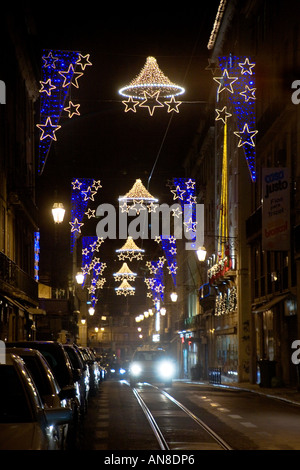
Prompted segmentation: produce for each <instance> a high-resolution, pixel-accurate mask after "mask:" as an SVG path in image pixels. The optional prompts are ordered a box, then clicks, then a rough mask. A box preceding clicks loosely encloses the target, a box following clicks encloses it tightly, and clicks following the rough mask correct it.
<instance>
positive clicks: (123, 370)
mask: <svg viewBox="0 0 300 470" xmlns="http://www.w3.org/2000/svg"><path fill="white" fill-rule="evenodd" d="M119 372H120V374H121V375H123V374H125V372H126V370H125V369H123V368H122V367H121V369H120V370H119Z"/></svg>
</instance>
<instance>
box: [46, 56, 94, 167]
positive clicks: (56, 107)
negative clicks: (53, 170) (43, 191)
mask: <svg viewBox="0 0 300 470" xmlns="http://www.w3.org/2000/svg"><path fill="white" fill-rule="evenodd" d="M80 57H81V54H80V53H79V52H77V51H60V50H44V51H43V53H42V64H41V81H40V83H41V89H40V122H39V123H38V124H37V127H38V128H39V129H40V130H43V126H45V124H46V123H48V124H49V125H50V123H51V125H50V128H48V131H49V130H51V126H52V129H53V131H54V129H55V130H58V129H59V127H58V126H59V121H60V119H61V116H62V112H63V110H67V111H69V117H72V116H73V115H74V114H79V113H78V107H79V106H78V107H76V106H77V105H73V106H75V109H74V107H72V108H71V107H70V104H69V108H67V109H66V105H65V102H66V99H67V97H68V94H69V92H70V87H71V85H74V86H75V87H76V86H77V87H78V82H77V80H78V78H79V77H80V76H81V75H82V72H76V66H77V65H76V64H77V63H78V64H79V63H80V62H78V61H79V60H80ZM88 65H89V64H88ZM78 66H79V65H78ZM54 126H57V127H54ZM53 140H56V138H54V132H47V133H46V132H44V133H43V132H42V134H41V136H40V141H39V149H38V173H39V174H41V173H42V172H43V170H44V167H45V164H46V160H47V157H48V154H49V151H50V147H51V144H52V141H53Z"/></svg>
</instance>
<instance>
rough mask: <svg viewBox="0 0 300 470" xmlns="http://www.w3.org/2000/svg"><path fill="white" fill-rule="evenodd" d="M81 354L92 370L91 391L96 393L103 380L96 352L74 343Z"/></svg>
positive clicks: (93, 393)
mask: <svg viewBox="0 0 300 470" xmlns="http://www.w3.org/2000/svg"><path fill="white" fill-rule="evenodd" d="M74 346H75V347H76V348H77V349H78V351H79V352H80V354H81V357H82V359H83V361H84V363H85V364H86V365H87V366H88V368H89V371H90V393H91V395H96V394H97V392H98V390H99V386H100V381H101V373H100V367H99V364H98V362H97V360H96V357H95V355H94V353H93V352H92V351H91V350H90V349H89V348H84V347H82V346H81V347H79V346H77V345H74Z"/></svg>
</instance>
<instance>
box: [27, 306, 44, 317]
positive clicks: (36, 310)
mask: <svg viewBox="0 0 300 470" xmlns="http://www.w3.org/2000/svg"><path fill="white" fill-rule="evenodd" d="M26 310H27V312H28V313H31V315H46V310H44V309H43V308H33V307H29V308H27V309H26Z"/></svg>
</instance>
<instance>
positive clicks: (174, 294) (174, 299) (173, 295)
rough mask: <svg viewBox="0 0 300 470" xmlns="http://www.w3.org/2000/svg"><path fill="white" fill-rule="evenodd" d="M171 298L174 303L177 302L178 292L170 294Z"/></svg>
mask: <svg viewBox="0 0 300 470" xmlns="http://www.w3.org/2000/svg"><path fill="white" fill-rule="evenodd" d="M170 297H171V300H172V302H176V301H177V298H178V295H177V292H172V293H171V294H170Z"/></svg>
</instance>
